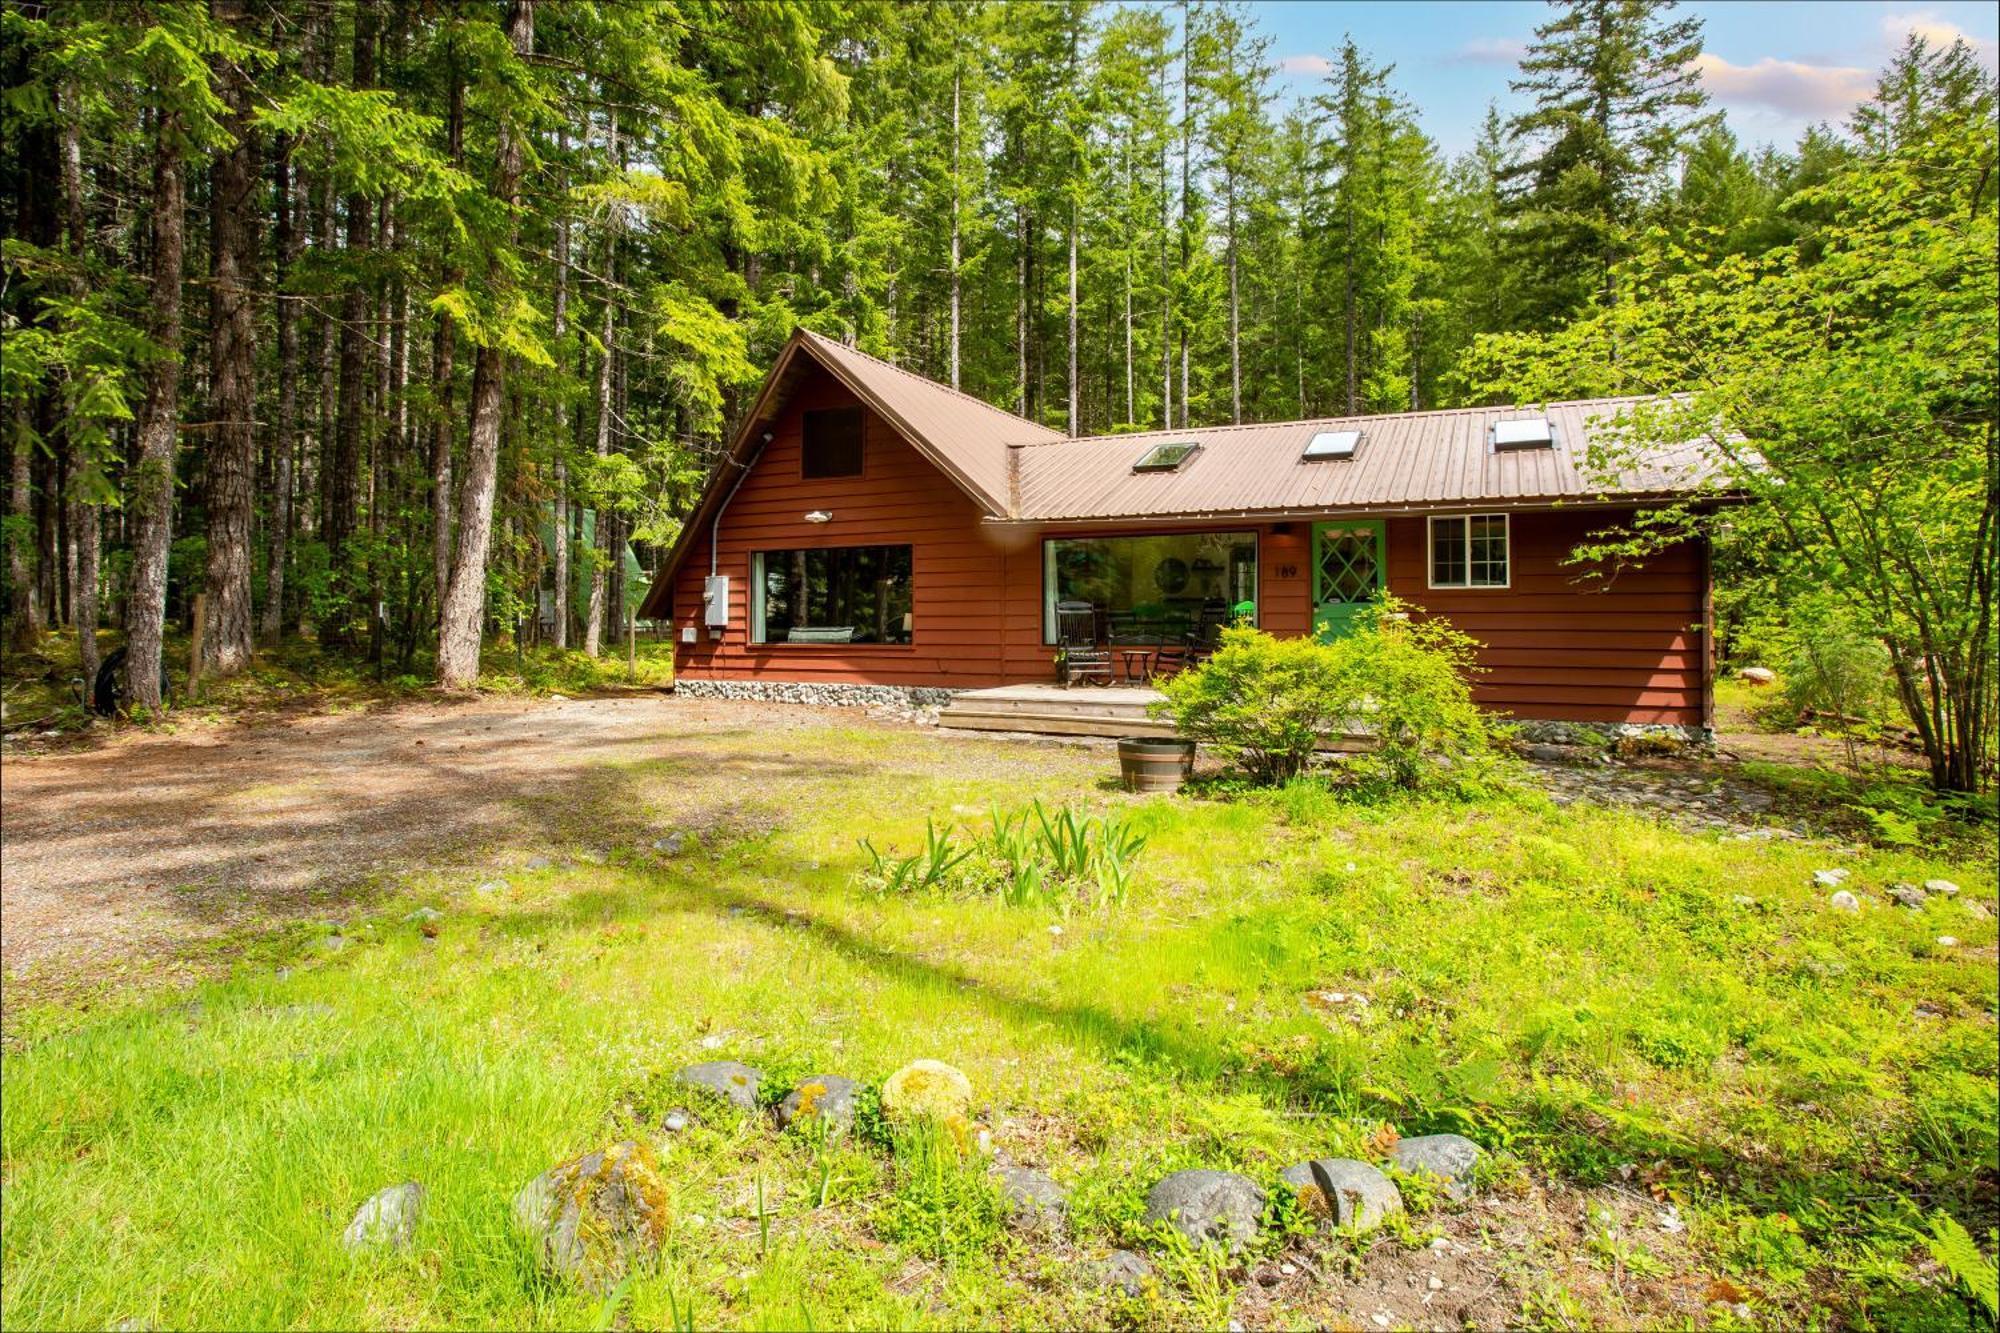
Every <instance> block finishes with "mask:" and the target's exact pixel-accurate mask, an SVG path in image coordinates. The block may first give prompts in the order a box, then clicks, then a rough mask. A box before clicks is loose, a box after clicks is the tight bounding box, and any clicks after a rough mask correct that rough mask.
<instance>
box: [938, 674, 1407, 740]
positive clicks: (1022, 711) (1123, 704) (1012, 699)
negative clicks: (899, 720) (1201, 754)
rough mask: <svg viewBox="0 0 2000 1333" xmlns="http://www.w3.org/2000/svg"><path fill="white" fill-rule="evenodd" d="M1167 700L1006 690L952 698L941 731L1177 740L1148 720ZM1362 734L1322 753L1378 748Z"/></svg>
mask: <svg viewBox="0 0 2000 1333" xmlns="http://www.w3.org/2000/svg"><path fill="white" fill-rule="evenodd" d="M1160 697H1161V695H1160V692H1159V691H1158V690H1155V689H1150V688H1146V687H1144V686H1128V685H1078V686H1076V687H1075V688H1073V689H1067V690H1066V689H1063V688H1062V687H1061V686H1059V685H1002V686H1000V687H999V688H997V689H991V690H966V691H964V692H963V693H961V694H955V695H953V696H952V700H951V702H950V703H948V704H946V705H945V707H944V711H942V712H941V713H939V714H938V725H939V726H940V727H951V728H954V729H957V730H960V731H1024V732H1030V733H1033V734H1035V735H1039V736H1172V735H1173V734H1174V724H1173V723H1172V722H1171V721H1169V720H1168V719H1166V718H1155V717H1150V716H1148V715H1147V712H1146V708H1147V705H1149V704H1151V703H1152V702H1153V701H1154V700H1156V699H1159V698H1160ZM1372 743H1373V742H1372V740H1371V738H1370V737H1369V736H1367V735H1366V734H1365V733H1362V732H1349V733H1348V734H1346V735H1344V736H1328V737H1326V738H1325V739H1323V740H1321V741H1320V743H1319V748H1320V749H1321V750H1322V751H1332V752H1335V753H1353V752H1355V751H1359V750H1366V749H1368V748H1369V747H1370V745H1371V744H1372Z"/></svg>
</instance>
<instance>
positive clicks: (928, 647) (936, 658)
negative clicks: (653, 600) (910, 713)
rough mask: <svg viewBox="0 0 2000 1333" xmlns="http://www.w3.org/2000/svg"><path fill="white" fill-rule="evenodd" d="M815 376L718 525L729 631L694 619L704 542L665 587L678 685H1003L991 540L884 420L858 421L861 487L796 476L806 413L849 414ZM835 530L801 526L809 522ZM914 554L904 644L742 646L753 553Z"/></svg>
mask: <svg viewBox="0 0 2000 1333" xmlns="http://www.w3.org/2000/svg"><path fill="white" fill-rule="evenodd" d="M857 401H858V400H856V399H855V397H854V396H853V395H852V394H851V393H849V392H848V391H847V390H846V389H845V388H843V387H841V385H840V384H839V382H838V381H836V380H835V379H834V378H833V377H832V376H830V375H828V374H827V373H826V372H825V371H822V370H819V369H818V368H816V367H815V368H814V369H813V370H812V371H811V372H809V374H808V376H807V378H806V379H805V380H804V381H803V382H801V384H800V385H799V386H798V388H797V390H796V391H795V392H794V393H793V395H792V398H791V401H790V403H789V404H787V406H786V408H785V410H784V411H783V413H781V414H780V415H779V417H778V418H777V420H776V421H774V422H773V423H772V426H771V439H770V442H769V443H767V444H766V445H765V446H764V449H763V452H762V453H761V454H760V455H759V456H758V457H757V460H756V462H755V463H754V464H753V466H752V467H751V469H750V473H749V475H748V476H747V477H746V478H745V479H744V481H743V484H742V486H741V487H740V488H739V489H738V490H737V492H736V495H735V498H734V499H732V500H731V501H730V502H729V504H728V507H727V508H726V509H724V510H723V515H722V539H721V543H720V545H721V550H720V554H719V559H718V560H717V562H716V572H717V573H719V574H727V575H728V576H729V626H728V628H727V629H726V630H725V631H723V632H722V634H721V636H720V637H719V638H717V637H715V632H714V631H713V630H710V629H707V628H705V627H704V626H703V625H702V623H701V621H702V602H701V594H702V580H703V579H704V578H705V577H706V576H707V574H708V571H709V549H708V548H709V541H708V536H709V535H708V534H707V533H701V534H698V537H697V540H696V541H695V543H694V545H693V546H692V547H691V548H690V550H689V554H688V558H687V561H686V562H685V563H684V564H683V565H682V566H681V572H680V575H679V577H678V578H677V579H676V581H675V585H674V603H673V623H674V627H675V631H676V636H675V637H676V639H677V640H678V639H679V637H680V631H682V630H683V629H684V628H685V627H692V628H693V630H694V633H695V639H696V641H695V642H694V643H692V644H688V643H678V644H677V649H676V659H677V668H678V670H679V671H680V672H681V674H683V675H685V676H688V677H694V678H704V679H716V680H751V679H767V680H785V681H821V682H828V683H838V684H848V685H854V684H882V685H942V686H948V687H951V688H964V689H976V688H980V687H983V686H988V685H999V684H1003V683H1005V681H1006V677H1005V676H1004V675H1003V674H1002V672H1001V667H1000V661H1001V644H1000V642H999V636H998V634H997V633H996V629H997V622H998V617H997V616H996V615H995V613H994V608H996V607H997V606H998V605H999V604H1000V601H1001V595H1000V594H1001V589H1002V587H1003V586H1004V584H1003V577H1004V569H1005V564H1004V560H1003V558H1002V555H1001V552H1000V551H999V549H998V546H997V544H996V543H997V540H998V533H997V531H995V530H993V529H991V528H990V526H982V524H981V523H980V518H981V516H982V515H981V511H980V510H979V508H978V506H976V505H974V504H973V502H972V501H971V500H970V499H968V498H967V497H966V495H965V493H964V492H963V491H961V490H959V489H958V487H957V486H955V485H954V484H953V483H952V482H951V481H950V480H949V479H947V478H946V477H945V476H944V474H943V473H941V472H939V471H938V470H937V469H936V468H935V467H933V466H932V465H931V464H930V463H929V461H928V460H926V459H925V458H924V457H923V456H922V455H921V454H919V453H918V452H917V451H916V450H915V449H914V448H912V447H911V446H910V445H909V443H908V442H907V441H905V440H904V439H903V437H902V436H901V435H900V434H898V433H897V432H896V430H895V429H894V428H893V427H891V426H890V425H889V424H888V423H887V422H885V421H883V420H882V419H881V418H880V417H878V416H876V415H875V414H874V413H873V412H870V411H867V410H866V409H864V411H863V420H862V455H863V458H862V475H860V476H858V477H840V478H830V479H824V480H817V481H807V480H805V479H803V478H801V477H800V475H799V470H800V444H801V437H800V431H801V424H802V417H803V414H804V413H806V412H808V411H816V410H819V409H822V408H831V407H852V406H855V405H857ZM815 509H824V510H827V511H829V512H830V513H832V515H833V518H832V520H831V521H830V522H826V523H808V522H806V520H805V515H806V514H807V512H809V511H811V510H815ZM900 545H908V546H909V547H911V576H910V581H911V588H910V593H911V608H910V610H911V626H912V637H913V639H914V642H912V643H908V644H864V643H856V644H845V643H842V644H832V643H829V644H791V643H779V644H753V643H751V642H750V641H749V639H750V633H749V613H750V556H751V554H752V553H753V552H756V551H779V550H791V549H795V548H799V547H825V546H900Z"/></svg>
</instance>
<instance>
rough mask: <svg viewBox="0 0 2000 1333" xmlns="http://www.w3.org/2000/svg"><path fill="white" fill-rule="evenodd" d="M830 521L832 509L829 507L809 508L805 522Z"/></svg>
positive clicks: (831, 519)
mask: <svg viewBox="0 0 2000 1333" xmlns="http://www.w3.org/2000/svg"><path fill="white" fill-rule="evenodd" d="M832 521H833V511H832V510H831V509H814V510H809V511H808V512H807V514H806V522H808V523H831V522H832Z"/></svg>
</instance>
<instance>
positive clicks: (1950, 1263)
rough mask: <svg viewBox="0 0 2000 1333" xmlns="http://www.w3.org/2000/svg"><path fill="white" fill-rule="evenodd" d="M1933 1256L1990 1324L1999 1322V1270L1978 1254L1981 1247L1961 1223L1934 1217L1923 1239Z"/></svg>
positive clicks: (1943, 1216)
mask: <svg viewBox="0 0 2000 1333" xmlns="http://www.w3.org/2000/svg"><path fill="white" fill-rule="evenodd" d="M1924 1245H1925V1247H1926V1248H1928V1249H1929V1250H1930V1252H1931V1256H1932V1257H1933V1258H1935V1259H1936V1260H1937V1261H1938V1262H1939V1263H1941V1264H1943V1265H1944V1266H1945V1269H1946V1271H1948V1272H1949V1273H1950V1274H1951V1275H1952V1277H1954V1278H1956V1279H1957V1280H1958V1282H1959V1283H1960V1285H1962V1286H1964V1287H1965V1288H1967V1289H1968V1290H1969V1291H1971V1293H1972V1295H1973V1298H1974V1299H1975V1300H1977V1301H1978V1302H1979V1304H1980V1305H1981V1307H1983V1308H1984V1309H1985V1311H1986V1317H1987V1318H1988V1319H1989V1320H1996V1321H2000V1268H1996V1267H1995V1266H1994V1263H1993V1260H1991V1259H1988V1258H1987V1257H1986V1256H1985V1255H1984V1254H1981V1253H1980V1252H1979V1243H1978V1242H1977V1241H1975V1240H1973V1239H1972V1235H1971V1233H1970V1232H1968V1231H1967V1230H1966V1229H1965V1228H1964V1227H1963V1226H1961V1225H1959V1222H1958V1219H1957V1218H1955V1217H1953V1216H1951V1215H1950V1214H1949V1213H1943V1212H1940V1213H1935V1214H1933V1215H1932V1216H1931V1234H1930V1235H1928V1236H1926V1237H1924Z"/></svg>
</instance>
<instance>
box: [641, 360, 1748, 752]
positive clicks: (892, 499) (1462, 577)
mask: <svg viewBox="0 0 2000 1333" xmlns="http://www.w3.org/2000/svg"><path fill="white" fill-rule="evenodd" d="M1619 405H1620V403H1619V401H1617V400H1607V401H1595V402H1573V403H1554V404H1549V405H1548V406H1547V407H1545V408H1542V409H1515V408H1467V409H1460V410H1453V411H1442V412H1416V413H1406V414H1400V415H1393V416H1377V417H1361V418H1349V419H1337V420H1321V421H1302V422H1285V423H1280V424H1273V425H1247V426H1208V427H1197V428H1193V429H1189V430H1177V431H1164V432H1150V433H1145V434H1127V435H1115V436H1103V437H1098V438H1092V439H1070V438H1066V437H1065V436H1063V435H1062V434H1061V433H1060V432H1058V431H1055V430H1051V429H1050V428H1048V427H1046V426H1041V425H1037V424H1036V423H1034V422H1031V421H1027V420H1024V419H1022V418H1019V417H1016V416H1013V415H1012V414H1010V413H1007V412H1004V411H1001V410H1000V409H998V408H995V407H993V406H991V405H989V404H987V403H984V402H981V401H979V400H978V399H975V398H973V397H971V396H969V395H966V394H963V393H960V392H958V391H956V390H953V389H950V388H947V387H946V386H944V385H941V384H937V383H934V382H933V381H930V380H927V379H925V378H923V377H921V376H918V375H915V374H913V373H911V372H909V371H906V370H903V369H900V368H899V367H896V366H893V365H890V364H889V363H887V362H884V361H881V360H878V359H876V358H874V357H871V356H867V355H865V354H863V353H861V352H858V351H855V350H854V349H853V348H850V347H845V346H842V345H840V344H838V343H835V342H832V341H829V340H827V339H825V338H822V337H820V336H818V335H815V334H811V333H806V332H803V331H801V332H799V333H797V334H795V335H794V336H793V337H792V339H791V340H790V341H789V342H788V343H787V344H786V345H785V347H784V349H783V351H782V352H781V353H780V354H779V357H778V360H777V364H776V366H775V367H774V368H773V370H772V371H771V374H770V377H769V378H768V379H767V380H766V382H765V384H764V387H763V390H762V392H761V393H760V395H759V397H758V399H757V402H756V404H755V405H754V407H753V408H752V410H751V412H750V414H749V416H748V418H747V419H746V421H745V423H744V425H743V426H742V428H741V429H740V430H739V431H738V433H737V434H736V437H735V438H734V440H733V441H732V442H731V445H730V448H729V451H728V453H727V455H726V456H725V458H724V460H723V461H722V463H721V464H720V465H719V466H718V467H717V469H716V471H715V474H714V475H713V476H712V477H711V478H710V480H709V484H708V486H707V489H706V490H705V492H704V493H703V495H702V498H701V501H700V503H699V504H698V505H697V506H696V508H695V511H694V513H693V514H692V515H691V516H690V517H689V519H688V523H687V526H686V528H685V529H684V531H683V532H682V534H681V537H680V539H679V541H678V542H677V543H676V544H675V545H674V547H673V549H672V551H671V553H670V554H669V556H668V557H667V560H666V563H665V564H664V566H663V567H662V568H661V570H660V571H659V573H658V575H657V576H656V577H655V579H654V581H653V584H652V590H651V592H650V594H649V596H648V597H647V600H646V603H645V605H644V606H643V607H642V608H641V610H640V615H641V616H642V617H644V618H650V619H659V620H665V621H668V622H670V623H671V625H672V627H673V633H674V637H675V641H676V645H677V647H676V653H675V667H676V672H677V678H678V679H679V681H680V682H681V683H682V685H683V687H684V688H686V689H689V690H695V691H699V690H704V689H707V690H709V691H710V692H718V693H720V692H728V693H751V694H756V693H769V694H773V695H777V696H780V697H782V696H783V695H784V694H785V693H787V691H786V690H785V689H783V688H779V687H783V686H795V685H798V684H820V685H840V686H893V687H911V688H915V689H918V690H964V689H976V688H981V687H988V686H997V685H1008V684H1019V683H1030V682H1049V681H1052V680H1054V679H1055V658H1056V648H1057V626H1056V615H1055V605H1056V603H1057V602H1059V601H1066V602H1088V603H1090V604H1091V606H1092V607H1093V608H1094V609H1095V611H1096V613H1097V614H1098V616H1099V617H1100V624H1101V625H1102V626H1103V629H1104V632H1105V633H1106V634H1107V635H1110V636H1113V637H1119V636H1132V637H1136V638H1138V639H1144V638H1146V637H1147V636H1149V635H1157V636H1158V637H1160V638H1162V639H1167V638H1173V637H1178V636H1180V635H1181V634H1182V633H1183V631H1184V630H1190V629H1199V628H1201V627H1203V626H1205V625H1206V624H1208V623H1212V622H1213V621H1214V620H1216V619H1218V618H1226V617H1230V616H1234V615H1240V614H1242V613H1243V612H1244V611H1245V610H1248V611H1249V612H1250V613H1251V614H1252V615H1253V616H1254V618H1255V620H1256V623H1258V624H1259V625H1261V626H1262V627H1263V628H1265V629H1267V630H1270V631H1272V632H1273V633H1278V634H1307V633H1314V632H1320V633H1337V632H1338V629H1339V625H1340V623H1341V622H1342V620H1343V619H1344V618H1345V616H1346V614H1347V613H1348V611H1349V610H1350V608H1351V607H1352V606H1353V605H1354V604H1355V603H1356V602H1359V601H1363V600H1366V599H1368V598H1371V597H1373V596H1374V595H1376V592H1377V591H1378V590H1379V589H1380V588H1384V587H1386V588H1387V589H1389V590H1390V591H1392V592H1394V593H1395V594H1396V595H1397V596H1399V597H1401V598H1404V599H1405V600H1407V601H1410V602H1413V603H1415V604H1417V605H1419V606H1421V607H1423V608H1425V609H1426V610H1428V611H1432V612H1437V613H1441V614H1443V615H1446V616H1448V617H1450V619H1451V620H1452V622H1453V623H1454V624H1455V625H1457V626H1458V627H1459V628H1460V629H1463V630H1464V631H1466V632H1467V633H1469V634H1471V635H1472V636H1473V637H1474V638H1476V639H1478V640H1479V641H1480V642H1481V643H1482V644H1483V645H1484V646H1483V649H1482V653H1481V659H1482V663H1483V665H1484V666H1485V667H1486V668H1488V670H1487V672H1486V673H1485V674H1484V675H1482V676H1481V677H1480V680H1479V684H1478V687H1477V689H1478V697H1479V699H1480V701H1481V702H1482V704H1484V705H1486V706H1489V707H1491V708H1494V709H1497V710H1503V711H1505V712H1507V713H1510V714H1512V715H1513V716H1515V717H1516V718H1520V719H1547V720H1554V721H1564V722H1586V723H1613V724H1642V725H1659V726H1670V727H1675V728H1683V729H1687V730H1690V731H1694V730H1699V729H1705V728H1707V727H1708V726H1709V724H1710V720H1711V702H1710V674H1711V666H1710V653H1709V647H1708V644H1709V629H1708V627H1709V606H1708V601H1709V573H1708V561H1707V553H1706V551H1705V550H1704V549H1701V548H1700V547H1699V546H1697V545H1692V544H1690V545H1687V546H1684V547H1681V548H1677V549H1674V550H1672V551H1669V552H1666V553H1664V554H1662V555H1659V556H1656V557H1654V558H1652V559H1650V560H1649V561H1647V562H1646V563H1645V564H1644V566H1643V567H1640V568H1628V569H1625V570H1622V571H1620V572H1618V573H1617V574H1616V576H1615V577H1612V578H1609V579H1606V578H1591V577H1585V573H1586V570H1585V569H1584V568H1583V567H1580V566H1576V565H1573V564H1569V563H1567V560H1568V557H1569V555H1570V552H1571V551H1572V549H1573V548H1574V547H1575V546H1576V545H1577V543H1578V542H1579V541H1581V540H1583V539H1584V538H1585V537H1586V536H1587V535H1588V534H1590V533H1592V532H1594V531H1597V530H1600V529H1603V528H1606V527H1609V526H1614V525H1616V524H1618V523H1619V522H1620V521H1621V520H1623V519H1625V518H1626V517H1628V516H1629V515H1630V514H1631V512H1632V511H1633V510H1634V509H1635V508H1637V507H1640V506H1643V505H1644V504H1646V503H1649V502H1658V501H1660V500H1662V499H1664V498H1667V497H1674V496H1679V495H1682V494H1685V493H1687V492H1688V491H1689V490H1691V489H1693V488H1695V487H1696V486H1698V485H1699V484H1700V482H1701V478H1702V477H1703V476H1704V475H1706V474H1707V473H1708V471H1709V469H1708V467H1707V462H1708V460H1707V457H1706V455H1705V454H1704V452H1703V451H1702V450H1701V449H1699V448H1698V447H1694V446H1689V447H1687V448H1685V449H1680V450H1675V451H1672V453H1671V454H1669V455H1664V456H1657V457H1648V458H1646V459H1644V460H1642V461H1641V462H1640V463H1639V464H1638V465H1635V466H1631V467H1628V468H1625V469H1624V470H1622V471H1620V472H1619V473H1617V474H1616V475H1615V476H1610V477H1603V476H1598V475H1595V474H1587V473H1586V471H1585V470H1584V468H1583V466H1582V460H1583V458H1584V454H1585V450H1586V447H1587V446H1588V444H1589V442H1590V440H1591V439H1592V438H1593V435H1594V434H1595V433H1597V432H1602V431H1604V430H1605V425H1604V422H1605V421H1606V420H1608V418H1609V417H1610V416H1611V415H1612V414H1615V412H1616V411H1617V409H1618V407H1619ZM1188 446H1192V447H1188ZM765 685H768V686H771V687H773V688H771V689H770V690H768V691H766V690H763V689H760V688H759V687H760V686H765ZM791 692H792V693H797V691H791ZM816 693H817V692H816Z"/></svg>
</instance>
